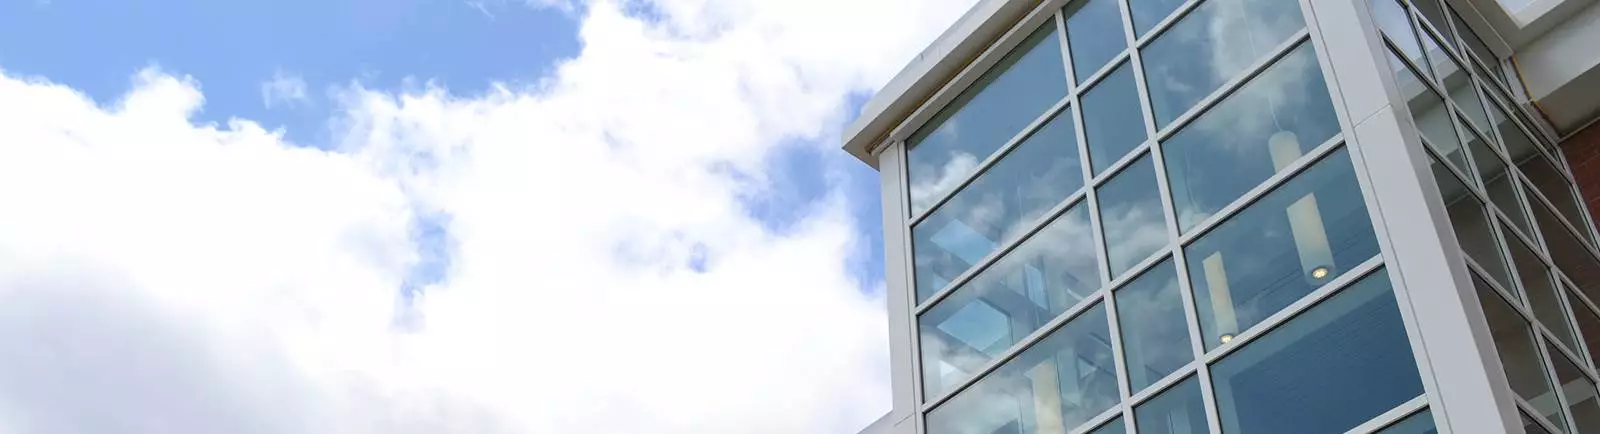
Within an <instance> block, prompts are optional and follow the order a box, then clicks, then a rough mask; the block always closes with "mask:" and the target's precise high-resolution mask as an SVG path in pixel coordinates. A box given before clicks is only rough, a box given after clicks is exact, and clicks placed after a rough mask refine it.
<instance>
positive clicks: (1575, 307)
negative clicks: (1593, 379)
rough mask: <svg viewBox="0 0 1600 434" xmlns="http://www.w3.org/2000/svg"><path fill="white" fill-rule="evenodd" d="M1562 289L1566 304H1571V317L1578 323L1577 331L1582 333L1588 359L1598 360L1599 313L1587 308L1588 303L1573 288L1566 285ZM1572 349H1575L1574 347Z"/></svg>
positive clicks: (1599, 345)
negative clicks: (1587, 348)
mask: <svg viewBox="0 0 1600 434" xmlns="http://www.w3.org/2000/svg"><path fill="white" fill-rule="evenodd" d="M1561 286H1562V287H1564V288H1567V290H1566V291H1562V292H1563V293H1565V294H1566V296H1567V305H1568V306H1572V316H1573V319H1574V320H1576V322H1577V323H1578V331H1579V332H1581V334H1582V335H1583V342H1584V344H1585V345H1586V346H1588V347H1589V360H1596V361H1600V315H1596V314H1595V313H1594V310H1591V309H1589V305H1587V304H1584V303H1583V300H1580V299H1578V296H1577V295H1576V294H1577V293H1576V291H1577V290H1575V289H1572V287H1570V286H1567V285H1561ZM1574 350H1577V349H1576V348H1574Z"/></svg>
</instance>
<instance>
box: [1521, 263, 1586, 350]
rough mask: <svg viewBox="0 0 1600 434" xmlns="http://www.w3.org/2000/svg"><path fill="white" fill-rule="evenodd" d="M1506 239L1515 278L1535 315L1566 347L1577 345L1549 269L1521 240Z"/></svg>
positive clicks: (1575, 346) (1576, 346) (1559, 293)
mask: <svg viewBox="0 0 1600 434" xmlns="http://www.w3.org/2000/svg"><path fill="white" fill-rule="evenodd" d="M1506 243H1507V244H1510V245H1511V262H1512V263H1513V264H1516V267H1517V278H1518V279H1519V280H1521V281H1522V291H1523V294H1525V295H1524V296H1525V297H1527V298H1528V304H1529V305H1531V306H1532V307H1533V316H1534V318H1536V319H1538V320H1539V322H1540V323H1542V324H1544V326H1545V327H1546V328H1549V329H1550V332H1551V333H1555V335H1556V337H1557V338H1559V339H1561V341H1562V342H1565V343H1566V344H1567V347H1568V348H1579V347H1578V341H1577V339H1575V336H1574V335H1573V334H1572V326H1570V325H1568V324H1569V323H1568V322H1567V312H1566V309H1564V308H1562V307H1561V292H1560V290H1559V289H1558V288H1556V286H1555V282H1553V281H1551V280H1550V269H1549V268H1547V267H1545V265H1544V261H1542V260H1540V259H1539V256H1537V255H1535V254H1534V253H1533V249H1532V248H1531V247H1528V245H1527V244H1523V243H1522V241H1519V240H1517V239H1515V238H1508V239H1507V240H1506Z"/></svg>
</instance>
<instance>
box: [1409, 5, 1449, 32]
mask: <svg viewBox="0 0 1600 434" xmlns="http://www.w3.org/2000/svg"><path fill="white" fill-rule="evenodd" d="M1411 3H1412V4H1414V5H1417V10H1418V11H1421V12H1422V18H1423V19H1426V20H1428V24H1432V25H1433V26H1434V27H1438V26H1442V25H1445V23H1444V11H1442V10H1440V9H1439V0H1411Z"/></svg>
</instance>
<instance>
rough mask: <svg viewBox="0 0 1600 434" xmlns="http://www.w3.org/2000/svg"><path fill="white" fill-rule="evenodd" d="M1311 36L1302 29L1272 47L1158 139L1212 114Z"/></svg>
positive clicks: (1178, 118) (1202, 100)
mask: <svg viewBox="0 0 1600 434" xmlns="http://www.w3.org/2000/svg"><path fill="white" fill-rule="evenodd" d="M1310 35H1311V31H1310V29H1300V31H1298V32H1295V34H1294V35H1292V36H1290V37H1289V38H1288V39H1285V40H1284V41H1283V42H1281V43H1279V44H1278V45H1277V46H1274V47H1272V50H1271V51H1270V52H1269V53H1268V54H1265V55H1263V56H1262V57H1261V58H1259V59H1256V60H1255V62H1254V63H1251V64H1250V66H1247V67H1245V68H1244V69H1243V71H1242V72H1241V73H1240V74H1239V75H1237V76H1235V77H1233V78H1230V79H1228V81H1226V82H1223V84H1222V86H1220V87H1218V88H1217V89H1216V90H1213V91H1211V93H1210V94H1209V95H1206V97H1205V98H1201V99H1200V101H1198V102H1196V103H1195V104H1194V106H1193V107H1189V109H1188V110H1185V111H1184V112H1183V114H1180V115H1178V117H1177V118H1174V119H1173V120H1172V121H1171V122H1168V123H1167V126H1165V127H1161V128H1159V129H1158V132H1157V133H1156V137H1157V138H1159V139H1160V140H1162V141H1166V140H1167V139H1169V138H1171V136H1172V135H1173V134H1177V132H1178V131H1180V130H1182V129H1183V128H1184V127H1187V126H1189V124H1190V123H1192V122H1194V120H1195V119H1197V118H1199V117H1200V116H1201V115H1203V114H1205V113H1208V112H1210V110H1211V108H1212V107H1213V106H1216V105H1217V104H1218V103H1221V102H1222V101H1223V100H1225V99H1228V97H1229V96H1233V94H1234V93H1236V92H1237V91H1238V90H1239V89H1240V88H1243V87H1244V85H1245V84H1247V83H1249V82H1250V80H1251V79H1254V78H1256V77H1257V76H1260V75H1261V74H1262V73H1264V72H1266V71H1267V69H1269V68H1271V67H1272V65H1273V64H1275V63H1277V62H1278V60H1279V59H1282V58H1284V57H1285V56H1288V55H1289V54H1290V53H1293V52H1294V50H1295V49H1296V48H1299V47H1300V44H1302V43H1305V42H1306V41H1307V40H1310ZM1154 109H1155V108H1154V107H1152V108H1151V110H1154Z"/></svg>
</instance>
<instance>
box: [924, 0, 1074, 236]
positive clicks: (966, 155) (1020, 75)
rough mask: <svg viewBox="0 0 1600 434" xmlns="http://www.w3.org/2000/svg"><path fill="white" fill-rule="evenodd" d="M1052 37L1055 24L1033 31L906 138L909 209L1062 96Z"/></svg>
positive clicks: (928, 200)
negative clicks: (970, 85) (907, 147)
mask: <svg viewBox="0 0 1600 434" xmlns="http://www.w3.org/2000/svg"><path fill="white" fill-rule="evenodd" d="M1057 41H1058V40H1057V38H1056V33H1055V26H1054V25H1046V26H1044V27H1042V28H1040V29H1039V30H1038V31H1035V32H1034V33H1033V35H1031V36H1029V37H1028V39H1027V40H1025V41H1023V42H1022V44H1020V45H1018V46H1017V48H1015V49H1013V50H1012V51H1011V53H1010V54H1007V55H1006V57H1005V58H1003V59H1001V60H1000V62H999V63H998V64H996V65H995V66H994V67H993V68H992V69H990V70H989V72H987V73H985V74H984V75H983V77H981V78H979V79H978V81H977V82H976V83H973V84H972V87H970V88H968V89H967V90H966V91H963V92H962V93H961V95H960V96H957V97H956V99H955V101H952V102H951V103H950V105H949V106H947V107H945V108H944V109H943V110H941V111H940V112H939V114H938V115H935V116H934V118H933V119H932V120H929V121H928V124H927V125H925V126H923V127H922V129H920V130H918V131H917V132H916V133H913V134H912V135H911V137H910V138H908V139H907V140H906V146H909V147H910V150H909V151H907V155H908V160H909V161H908V167H907V178H908V179H909V180H910V184H911V185H910V187H911V212H912V213H913V214H918V213H921V212H922V211H923V210H926V209H928V208H929V207H931V206H933V203H934V202H935V201H937V200H938V199H939V197H940V196H943V195H944V194H945V193H947V192H949V191H950V190H952V189H954V188H955V187H956V186H957V185H960V184H961V182H962V181H964V180H965V179H966V178H967V176H969V175H971V174H972V172H973V170H974V169H975V168H976V167H977V165H978V163H979V162H981V161H983V160H984V159H985V158H988V156H989V154H992V153H994V151H995V150H996V149H999V148H1000V146H1001V145H1004V144H1006V142H1007V141H1008V140H1011V138H1012V137H1014V136H1016V135H1017V134H1018V133H1021V132H1022V129H1023V128H1024V127H1026V126H1028V123H1030V122H1033V121H1034V120H1035V119H1038V118H1039V116H1040V115H1043V114H1044V113H1045V110H1046V109H1049V108H1050V107H1051V106H1053V105H1055V104H1056V103H1057V102H1059V101H1061V99H1062V98H1065V97H1066V96H1067V82H1066V71H1065V69H1064V66H1063V63H1062V61H1061V44H1060V43H1059V42H1057Z"/></svg>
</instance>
